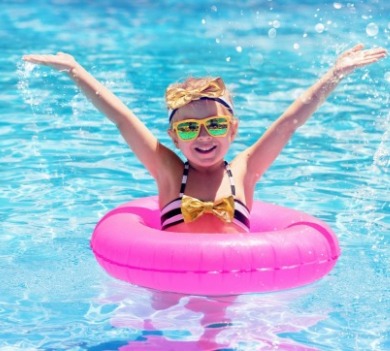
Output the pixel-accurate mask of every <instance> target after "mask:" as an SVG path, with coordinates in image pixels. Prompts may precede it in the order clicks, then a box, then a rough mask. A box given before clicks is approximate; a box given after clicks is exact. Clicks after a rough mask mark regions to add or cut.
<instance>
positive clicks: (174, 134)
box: [168, 129, 179, 148]
mask: <svg viewBox="0 0 390 351" xmlns="http://www.w3.org/2000/svg"><path fill="white" fill-rule="evenodd" d="M168 135H169V136H170V137H171V139H172V141H173V143H174V144H175V146H176V147H177V148H179V143H178V139H177V135H176V133H175V132H174V131H173V130H172V129H168Z"/></svg>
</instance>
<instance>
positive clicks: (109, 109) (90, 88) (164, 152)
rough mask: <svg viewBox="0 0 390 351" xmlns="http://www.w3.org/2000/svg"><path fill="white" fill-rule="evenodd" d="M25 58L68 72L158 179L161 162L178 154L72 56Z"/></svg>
mask: <svg viewBox="0 0 390 351" xmlns="http://www.w3.org/2000/svg"><path fill="white" fill-rule="evenodd" d="M23 59H24V60H25V61H27V62H31V63H35V64H40V65H45V66H49V67H52V68H55V69H57V70H59V71H61V72H66V73H67V74H68V75H69V76H70V78H72V80H73V81H74V82H75V83H76V84H77V86H78V87H79V88H80V89H81V90H82V92H83V93H84V94H85V95H86V97H87V98H88V99H89V100H90V101H91V102H92V103H93V104H94V105H95V107H96V108H97V109H99V111H101V112H102V113H104V114H105V115H106V116H107V117H108V118H109V119H110V120H111V121H112V122H114V123H115V124H116V125H117V127H118V129H119V131H120V132H121V134H122V136H123V137H124V139H125V140H126V142H127V144H128V145H129V146H130V148H131V149H132V150H133V152H134V153H135V154H136V156H137V157H138V158H139V159H140V161H141V162H142V163H143V164H144V165H145V167H146V168H147V169H148V170H149V172H150V173H151V175H152V176H153V177H154V178H157V176H158V172H159V171H161V164H160V162H163V161H162V160H167V158H171V157H174V153H173V152H172V151H171V150H169V149H167V148H166V147H164V146H162V145H161V144H160V143H159V142H158V140H157V138H156V137H155V136H154V135H153V134H152V133H151V132H150V130H149V129H148V128H146V126H145V125H144V124H143V123H142V122H141V121H140V120H139V119H138V118H137V117H136V116H135V115H134V114H133V112H132V111H131V110H130V109H129V108H128V107H127V106H126V105H125V104H124V103H123V102H122V101H121V100H120V99H119V98H118V97H116V96H115V95H114V94H113V93H112V92H111V91H109V90H108V89H107V88H106V87H104V86H103V85H102V84H101V83H100V82H99V81H97V80H96V79H95V78H94V77H93V76H92V75H91V74H89V73H88V72H87V71H86V70H85V69H84V68H83V67H82V66H81V65H80V64H79V63H77V62H76V60H75V59H74V58H73V57H72V56H71V55H68V54H64V53H58V54H57V55H26V56H24V57H23Z"/></svg>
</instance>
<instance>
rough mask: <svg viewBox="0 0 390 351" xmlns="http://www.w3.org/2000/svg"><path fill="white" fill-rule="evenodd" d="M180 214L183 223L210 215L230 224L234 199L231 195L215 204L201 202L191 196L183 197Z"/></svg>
mask: <svg viewBox="0 0 390 351" xmlns="http://www.w3.org/2000/svg"><path fill="white" fill-rule="evenodd" d="M181 213H182V214H183V218H184V222H185V223H188V222H192V221H194V220H196V219H197V218H199V217H200V216H202V215H203V214H205V213H212V214H213V215H215V216H216V217H218V218H219V219H220V220H222V221H224V222H227V223H231V222H232V220H233V218H234V197H233V196H232V195H231V196H229V197H226V198H223V199H221V200H218V201H216V202H212V201H205V202H203V201H200V200H198V199H196V198H193V197H191V196H186V195H183V197H182V200H181Z"/></svg>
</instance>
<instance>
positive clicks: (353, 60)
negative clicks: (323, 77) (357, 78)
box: [333, 44, 387, 78]
mask: <svg viewBox="0 0 390 351" xmlns="http://www.w3.org/2000/svg"><path fill="white" fill-rule="evenodd" d="M363 47H364V46H363V44H358V45H356V46H354V47H353V48H352V49H349V50H347V51H345V52H343V53H342V54H341V55H340V56H339V57H338V59H337V60H336V63H335V65H334V67H333V74H334V75H335V76H336V77H338V78H343V77H345V76H346V75H348V74H350V73H352V72H353V71H354V70H355V69H356V68H360V67H364V66H367V65H370V64H372V63H374V62H377V61H379V60H380V59H382V58H384V57H386V55H387V51H386V50H385V49H384V48H374V49H370V50H363Z"/></svg>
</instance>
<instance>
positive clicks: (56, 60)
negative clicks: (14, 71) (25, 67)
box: [23, 52, 77, 72]
mask: <svg viewBox="0 0 390 351" xmlns="http://www.w3.org/2000/svg"><path fill="white" fill-rule="evenodd" d="M23 60H24V61H27V62H31V63H35V64H38V65H44V66H49V67H52V68H55V69H57V70H59V71H61V72H70V71H71V70H72V69H74V68H75V67H76V66H77V62H76V60H75V59H74V58H73V56H72V55H69V54H64V53H63V52H59V53H57V55H25V56H23Z"/></svg>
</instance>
